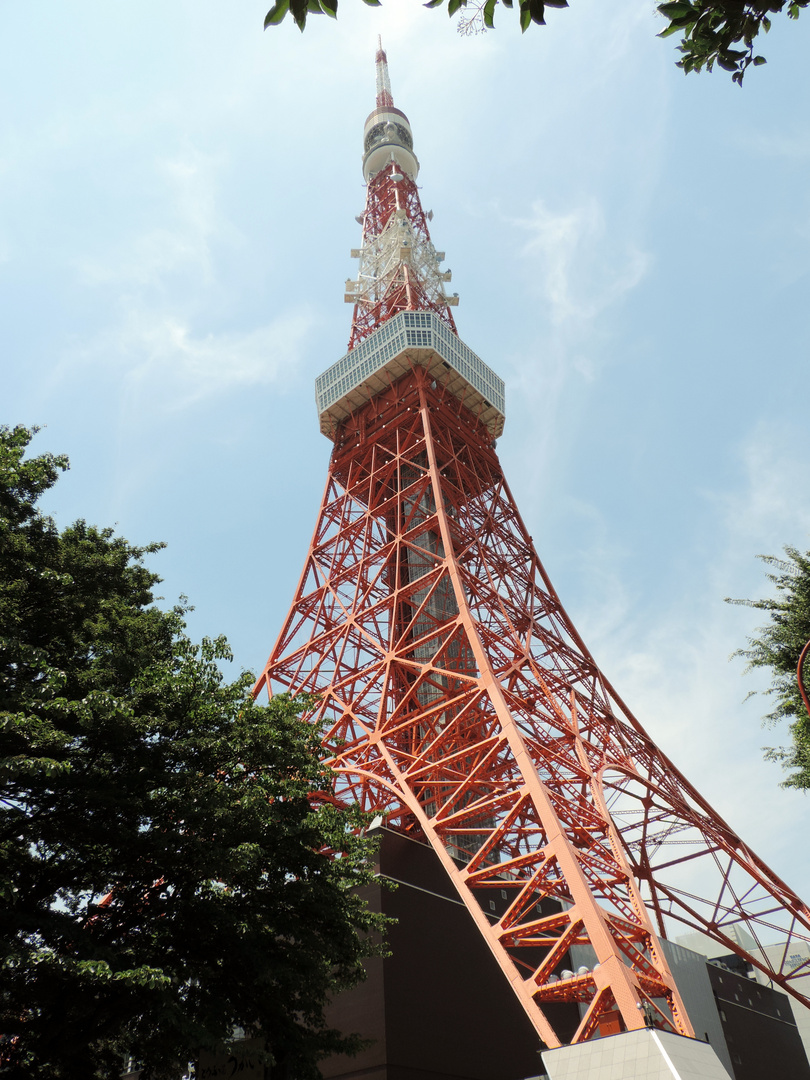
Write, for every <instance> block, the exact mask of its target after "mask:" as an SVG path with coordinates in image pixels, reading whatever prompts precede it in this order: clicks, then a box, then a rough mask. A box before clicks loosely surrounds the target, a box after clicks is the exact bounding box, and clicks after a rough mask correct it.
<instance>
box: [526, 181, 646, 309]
mask: <svg viewBox="0 0 810 1080" xmlns="http://www.w3.org/2000/svg"><path fill="white" fill-rule="evenodd" d="M513 224H514V225H515V226H516V227H517V228H518V229H519V230H521V231H522V232H524V233H528V235H529V239H528V240H527V241H526V242H525V243H524V245H523V248H522V255H523V257H524V259H525V260H527V261H528V262H529V264H530V265H532V266H533V269H532V271H530V273H531V276H532V278H533V279H534V280H535V281H536V282H537V284H536V285H535V286H534V288H533V290H532V291H535V292H536V293H539V295H540V296H541V297H542V299H543V300H545V302H546V303H547V304H548V305H549V308H550V318H551V322H552V323H553V324H560V323H564V322H566V321H568V320H572V319H576V320H577V321H578V322H580V323H581V321H582V320H583V319H584V320H592V319H595V318H596V317H597V316H598V315H599V314H601V312H603V311H604V310H605V309H606V308H608V307H610V306H611V305H612V304H615V303H616V302H617V301H618V300H620V299H621V297H622V296H624V295H625V293H627V292H629V291H630V290H631V289H634V288H635V287H636V286H637V285H638V284H639V282H640V281H641V280H642V278H643V277H644V275H645V273H646V272H647V269H648V268H649V266H650V256H649V255H648V254H647V253H645V252H643V251H641V250H640V249H639V248H638V247H636V246H635V245H634V244H632V243H626V244H625V245H624V250H621V249H619V248H618V247H617V245H615V244H614V243H613V241H612V238H609V237H608V235H607V229H606V225H605V219H604V213H603V211H602V208H601V206H600V205H599V203H598V202H597V200H596V199H595V198H591V199H589V200H587V201H586V202H584V203H582V204H581V205H579V206H575V207H572V208H570V209H568V210H564V211H561V212H556V213H555V212H554V211H553V210H551V209H550V208H549V207H547V206H546V205H545V203H543V202H542V201H539V200H538V201H537V202H535V203H533V204H532V209H531V215H530V216H529V217H528V218H524V219H518V220H515V221H513Z"/></svg>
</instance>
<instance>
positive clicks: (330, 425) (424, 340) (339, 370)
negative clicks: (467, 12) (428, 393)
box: [315, 311, 505, 439]
mask: <svg viewBox="0 0 810 1080" xmlns="http://www.w3.org/2000/svg"><path fill="white" fill-rule="evenodd" d="M414 365H418V366H419V367H423V368H424V369H425V370H426V371H429V372H430V373H431V374H432V375H433V378H434V379H435V380H436V382H437V383H439V384H440V385H441V386H444V387H446V388H447V390H448V391H449V392H450V393H451V394H453V395H454V396H455V397H457V398H458V399H459V401H461V402H463V403H464V405H466V406H467V408H468V409H470V411H471V412H473V413H474V414H475V415H476V416H477V417H478V419H479V420H480V421H481V423H482V424H484V426H485V427H486V428H487V430H488V431H489V433H490V434H491V435H492V436H493V437H494V438H497V437H498V436H499V435H500V434H501V432H502V431H503V425H504V420H505V413H504V409H505V395H504V385H503V379H501V378H499V377H498V376H497V375H496V374H495V372H494V371H493V370H492V368H490V367H488V366H487V365H486V364H485V363H484V361H483V360H482V359H481V358H480V357H479V356H476V354H475V353H474V352H473V351H472V349H469V348H468V347H467V346H466V345H465V344H464V342H463V341H462V340H461V339H460V338H459V337H458V335H456V334H454V333H453V331H452V330H451V329H450V328H449V327H448V326H447V325H446V323H444V322H443V321H442V320H441V319H440V318H439V317H438V315H436V314H435V313H434V312H432V311H401V312H399V314H397V315H393V316H392V317H391V318H390V319H388V320H387V321H386V322H384V323H383V325H382V326H379V327H377V329H376V330H373V331H372V332H371V333H370V334H369V336H368V337H367V338H366V339H365V340H364V341H362V342H361V343H360V344H359V345H356V346H355V347H354V348H353V349H351V350H350V351H349V352H348V353H346V355H345V356H344V357H343V358H342V359H341V360H338V362H337V363H336V364H332V366H331V367H330V368H327V369H326V371H324V373H323V374H322V375H319V376H318V378H317V379H316V380H315V399H316V402H317V405H318V413H319V416H320V424H321V431H322V432H323V434H324V435H326V436H327V437H328V438H330V439H331V438H334V435H335V431H336V429H337V426H338V424H340V422H341V421H342V420H345V419H346V417H347V416H350V415H351V414H352V413H353V412H355V411H356V410H357V409H359V408H360V406H361V405H364V404H365V403H366V402H367V401H369V400H370V399H371V398H373V397H374V395H375V394H377V393H379V392H380V391H381V390H383V389H385V387H386V386H388V385H389V384H390V383H391V381H392V380H393V379H396V378H399V376H400V375H404V374H405V373H406V372H407V371H409V370H410V369H411V368H412V367H413V366H414Z"/></svg>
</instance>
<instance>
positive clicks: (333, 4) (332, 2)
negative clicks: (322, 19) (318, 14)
mask: <svg viewBox="0 0 810 1080" xmlns="http://www.w3.org/2000/svg"><path fill="white" fill-rule="evenodd" d="M320 5H321V11H323V12H324V14H326V15H328V16H329V17H330V19H336V18H337V9H338V0H320Z"/></svg>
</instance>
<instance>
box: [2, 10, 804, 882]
mask: <svg viewBox="0 0 810 1080" xmlns="http://www.w3.org/2000/svg"><path fill="white" fill-rule="evenodd" d="M267 6H268V3H267V2H265V3H264V4H262V3H261V2H253V0H251V2H248V0H239V2H238V3H230V4H225V3H223V2H222V0H219V2H218V3H215V2H213V0H195V2H194V3H191V2H190V0H175V2H174V3H173V4H171V5H166V4H163V3H157V2H156V0H143V2H141V3H139V4H138V5H137V6H136V7H134V8H133V6H132V5H125V4H123V3H121V2H117V0H83V2H81V3H80V2H79V0H64V2H63V3H61V4H59V5H52V4H48V5H46V4H45V3H44V2H42V0H29V2H27V3H26V4H25V5H21V4H11V3H10V2H6V3H2V4H0V136H1V138H0V328H2V338H0V364H1V366H2V387H3V394H2V400H3V404H4V408H3V416H2V421H3V422H6V423H12V424H13V423H16V422H23V423H27V424H42V425H45V430H44V431H43V432H42V433H41V434H40V435H39V436H38V439H37V447H38V449H40V450H44V449H53V450H56V451H60V452H62V451H64V452H66V453H68V454H69V455H70V458H71V462H72V468H71V472H70V473H69V474H68V475H67V476H66V477H65V478H64V479H63V480H62V481H61V482H60V484H59V487H58V489H57V490H56V491H55V493H54V495H53V497H52V498H51V499H50V502H49V508H50V509H51V510H52V512H53V513H54V514H55V515H56V517H57V519H58V520H59V521H60V522H61V523H63V524H64V523H67V522H68V521H70V520H72V519H74V518H76V517H85V518H87V519H88V520H89V521H92V522H95V523H98V524H104V525H106V524H115V525H116V527H117V528H118V529H119V531H120V532H121V533H122V534H123V535H125V536H126V537H127V538H128V539H130V540H131V541H132V542H135V543H145V542H147V541H150V540H153V539H158V540H165V541H167V542H168V545H169V546H168V548H167V550H166V551H164V552H162V553H161V554H160V555H158V556H156V557H155V559H154V566H155V568H156V569H157V570H158V571H159V572H160V573H161V574H162V576H163V578H164V585H163V595H164V596H165V597H166V600H167V602H174V601H175V600H176V599H177V597H178V596H179V595H180V594H186V595H188V596H189V597H190V599H191V601H192V603H193V604H194V605H195V606H196V610H195V612H194V614H193V615H192V617H191V620H190V628H191V631H192V633H193V635H194V636H196V637H199V636H201V635H202V634H216V633H221V632H224V633H226V634H227V635H228V637H229V639H230V640H231V642H232V644H233V647H234V650H235V654H236V664H237V666H238V667H249V668H252V669H254V670H255V669H256V668H258V667H260V666H261V665H262V663H263V662H264V660H265V659H266V656H267V654H268V653H269V651H270V648H271V646H272V644H273V641H274V638H275V635H276V633H277V632H278V630H279V628H280V625H281V622H282V619H283V617H284V614H285V613H286V609H287V606H288V604H289V602H290V600H291V597H292V591H293V589H294V586H295V581H296V580H297V577H298V574H299V572H300V568H301V563H302V559H303V556H304V553H305V551H306V547H307V544H308V542H309V537H310V533H311V530H312V528H313V525H314V523H315V515H316V511H317V507H318V504H319V500H320V497H321V493H322V487H323V483H324V479H325V473H326V464H327V460H328V454H329V443H328V442H327V441H326V440H325V439H324V438H323V437H322V436H321V435H320V434H319V432H318V425H317V417H316V415H315V408H314V387H313V383H314V379H315V376H316V375H317V374H318V373H319V372H320V371H321V370H323V369H324V368H325V367H327V366H328V365H329V364H331V363H332V362H334V361H335V360H336V359H338V358H339V357H340V356H341V355H342V354H343V352H344V351H345V346H346V342H347V339H348V331H349V318H350V309H349V307H348V306H347V305H345V304H344V303H343V299H342V298H343V282H344V281H345V279H346V278H347V277H349V276H350V275H351V274H352V273H353V271H354V268H355V264H354V263H353V262H352V260H351V259H350V258H349V249H350V248H351V247H355V246H357V243H358V242H359V226H358V225H357V224H356V222H355V220H354V217H355V215H356V214H357V213H359V212H360V210H361V209H362V206H363V187H362V176H361V172H360V151H361V136H362V125H363V121H364V119H365V116H366V114H367V113H368V112H369V110H370V109H371V108H372V106H373V103H374V66H373V59H374V50H375V45H376V35H377V34H378V33H381V34H382V36H383V42H384V45H385V47H386V49H387V51H388V55H389V60H390V67H391V78H392V84H393V91H394V98H395V101H396V103H397V105H398V106H399V107H400V108H402V109H403V110H404V111H405V112H406V113H407V114H408V116H409V118H410V120H411V124H412V127H413V131H414V138H415V149H416V153H417V154H418V156H419V159H420V161H421V165H422V171H421V174H420V184H421V185H422V198H423V203H424V205H425V208H426V209H433V211H434V213H435V217H434V220H433V223H432V231H433V239H434V241H435V242H436V245H437V247H439V248H441V249H443V250H445V251H446V252H447V262H446V265H447V266H448V267H450V268H452V270H453V289H454V290H455V289H457V290H458V292H459V293H460V296H461V302H460V306H459V308H458V309H457V312H456V316H457V324H458V328H459V332H460V335H461V337H462V338H463V339H464V340H465V341H466V342H467V343H468V344H469V345H470V347H471V348H473V349H474V350H475V351H476V352H477V353H479V355H481V356H482V357H483V359H484V360H485V361H486V362H487V363H489V364H490V365H491V366H492V367H494V368H495V369H496V371H498V373H499V374H500V375H502V376H503V378H504V379H505V380H506V386H507V426H506V431H505V433H504V436H503V438H502V439H501V440H500V442H499V453H500V454H501V458H502V461H503V464H504V468H505V470H506V474H507V477H508V478H509V481H510V484H511V486H512V488H513V491H514V493H515V495H516V498H517V500H518V504H519V506H520V508H521V511H522V513H523V516H524V518H525V519H526V521H527V524H528V526H529V530H530V532H531V533H532V534H533V536H534V539H535V543H536V546H537V548H538V550H539V552H540V556H541V558H542V559H543V560H544V563H545V565H546V568H547V569H548V571H549V573H550V575H551V578H552V580H553V581H554V583H555V585H556V587H557V589H558V591H559V593H560V595H561V598H562V600H563V603H564V604H565V606H566V608H567V609H568V611H569V614H570V615H571V617H572V618H573V620H574V622H575V623H576V625H577V627H578V628H579V630H580V632H581V633H582V635H583V637H584V639H585V641H586V642H587V643H588V645H589V647H590V648H591V650H592V651H593V653H594V655H595V656H596V659H597V661H598V662H599V663H600V665H601V666H602V667H603V669H604V671H605V673H606V674H607V676H608V677H609V678H610V679H611V681H612V682H613V683H614V685H615V686H616V688H617V689H618V691H619V693H620V694H621V695H622V696H623V697H624V699H625V700H626V701H627V703H628V704H629V705H630V707H631V708H632V709H633V710H634V711H635V712H636V714H637V715H638V716H639V718H640V720H641V721H642V723H643V724H644V725H645V726H646V727H647V729H648V731H649V732H650V733H651V735H652V736H653V738H655V739H656V741H658V743H659V745H661V746H662V748H663V749H664V750H666V752H667V753H669V754H670V756H671V757H673V758H674V759H675V761H676V762H677V763H678V764H679V765H680V766H681V768H682V769H683V770H684V771H685V772H686V774H687V776H688V777H689V778H690V779H691V780H692V781H693V782H694V783H695V784H696V785H697V786H698V788H699V789H700V790H701V792H702V793H703V794H704V795H705V796H706V797H707V798H708V799H709V801H710V802H711V803H712V804H713V805H714V806H715V808H716V809H717V810H718V811H719V812H720V813H722V814H723V816H725V817H726V818H727V820H729V822H730V823H731V825H732V826H733V827H734V828H736V829H737V830H738V831H739V832H740V833H741V834H742V836H743V837H744V838H745V839H746V841H748V842H749V843H750V844H751V845H752V846H753V847H754V849H755V850H756V851H757V852H758V853H759V854H760V855H761V856H762V857H763V858H764V859H765V860H766V862H768V863H769V864H770V865H771V866H772V867H773V868H774V869H775V870H776V871H777V873H779V874H781V875H782V876H783V877H784V878H785V879H786V880H787V881H788V882H789V884H791V885H792V886H793V887H794V888H796V889H797V890H798V891H799V892H800V893H802V894H803V895H804V897H805V898H806V899H810V866H809V865H808V860H807V841H806V835H807V826H808V813H809V808H808V803H807V800H806V798H805V797H804V796H801V795H798V794H796V793H789V792H785V791H781V790H780V789H779V788H778V783H779V781H780V779H781V775H780V771H779V769H778V767H777V766H774V765H771V764H768V763H765V762H763V761H762V756H761V749H760V748H761V747H762V746H763V745H764V744H770V743H778V742H779V741H780V738H781V736H780V733H779V732H768V731H763V730H762V729H761V728H760V726H759V718H760V716H761V715H762V713H764V712H765V711H767V710H766V702H765V701H763V700H762V699H761V698H754V699H752V700H750V701H748V702H745V703H743V699H744V697H745V694H746V693H747V691H748V690H750V689H756V688H757V686H759V685H761V683H760V682H758V681H757V679H756V678H755V677H752V676H749V677H748V678H747V679H743V677H742V664H741V663H740V661H734V662H732V663H729V661H728V657H729V654H730V653H731V652H732V651H733V650H734V649H735V648H737V647H739V646H741V645H744V643H745V639H746V636H747V635H748V634H749V633H751V631H752V629H753V628H754V627H755V626H756V625H757V623H758V618H757V615H756V613H755V612H751V611H748V610H746V609H744V608H739V607H730V606H728V605H725V604H724V603H723V597H725V596H738V597H746V596H747V597H750V596H758V595H762V593H763V591H764V590H765V589H766V583H765V580H764V575H763V569H762V567H761V565H760V564H759V563H758V562H757V561H756V559H755V556H756V554H757V553H760V552H766V553H777V552H778V551H779V550H780V548H781V546H782V545H783V544H785V543H791V544H794V545H796V546H798V547H800V548H802V549H806V548H808V547H810V541H809V538H808V533H810V491H808V484H807V476H808V467H809V466H810V437H809V436H808V422H807V404H806V403H807V398H808V394H807V390H808V353H810V306H809V305H808V302H807V292H808V281H809V280H810V186H809V185H808V182H807V180H808V167H809V166H810V122H809V121H808V120H807V115H806V114H807V110H806V105H807V101H808V98H810V92H809V91H810V86H809V85H808V84H809V83H810V74H809V71H810V69H809V68H808V64H807V56H808V53H810V36H809V35H810V17H807V16H804V17H803V18H802V19H800V20H799V22H798V23H795V24H794V23H788V21H787V20H786V19H784V18H781V17H780V18H777V19H775V21H774V28H773V30H772V31H771V34H770V35H769V37H768V38H767V39H766V40H765V42H764V43H763V48H762V51H764V52H765V54H766V56H767V58H768V64H767V65H766V66H765V67H763V68H760V69H758V70H756V71H751V72H750V73H749V75H748V76H747V78H746V82H745V86H744V88H743V89H742V90H740V89H738V88H737V87H736V86H733V85H732V84H731V81H730V77H728V76H726V75H725V74H722V73H720V72H718V73H716V74H714V75H712V76H700V77H696V76H689V77H688V78H685V77H684V76H683V75H682V74H681V73H680V72H679V71H678V70H677V69H676V68H675V66H674V59H675V55H674V51H673V43H672V40H667V41H660V40H658V39H657V38H656V36H655V35H656V33H657V32H658V31H659V30H660V29H662V28H663V23H662V22H661V20H660V19H659V18H658V16H657V15H656V13H655V6H654V4H653V3H647V2H645V3H639V2H637V0H624V2H623V3H622V4H611V5H606V4H604V3H600V2H599V0H572V7H571V8H570V9H569V10H567V11H552V12H549V25H548V26H547V27H545V28H533V29H532V30H531V31H530V32H529V33H527V34H526V35H524V36H521V35H520V33H519V30H518V27H517V20H516V16H515V15H514V14H513V13H510V12H508V11H501V12H499V13H498V14H497V16H496V23H497V29H496V30H495V31H494V32H489V33H486V34H481V35H477V36H472V37H462V36H459V35H458V33H457V32H456V30H455V28H454V24H453V23H452V22H451V21H450V20H449V19H448V18H447V16H446V13H445V12H444V11H434V12H428V11H425V10H424V9H423V8H422V7H421V5H420V4H419V3H418V2H416V0H386V2H385V3H384V6H383V7H382V8H380V9H377V10H372V9H369V8H367V7H365V6H364V5H363V4H361V3H360V0H343V5H342V8H341V12H340V18H339V20H338V22H337V23H333V22H331V21H330V20H327V19H326V18H320V19H317V18H314V19H312V20H311V23H310V26H309V27H308V29H307V32H306V33H305V34H304V35H303V36H302V35H301V34H299V32H298V31H297V30H296V29H295V27H294V26H293V25H292V24H291V23H290V24H289V25H288V24H284V25H282V26H280V27H278V28H275V29H273V30H272V31H268V32H267V33H263V32H262V30H261V25H262V19H263V16H264V12H265V10H266V7H267ZM344 8H345V10H344Z"/></svg>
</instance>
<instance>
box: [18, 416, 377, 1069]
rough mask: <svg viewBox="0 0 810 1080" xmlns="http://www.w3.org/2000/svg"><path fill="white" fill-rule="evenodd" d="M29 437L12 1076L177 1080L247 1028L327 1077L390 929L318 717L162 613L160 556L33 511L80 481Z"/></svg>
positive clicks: (21, 535)
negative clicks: (365, 971) (340, 798)
mask: <svg viewBox="0 0 810 1080" xmlns="http://www.w3.org/2000/svg"><path fill="white" fill-rule="evenodd" d="M31 435H32V433H31V432H30V431H28V430H26V429H25V428H16V429H14V430H13V431H9V430H8V429H7V428H2V429H0V863H1V864H2V873H0V883H1V887H2V897H1V898H0V903H1V905H2V906H1V907H0V968H1V969H2V974H1V975H0V1036H2V1038H0V1073H2V1075H3V1076H4V1077H9V1078H10V1080H16V1078H22V1077H25V1078H28V1080H30V1078H43V1080H44V1078H48V1080H51V1078H53V1080H56V1078H73V1077H82V1078H83V1080H89V1078H91V1077H117V1076H119V1075H120V1073H121V1071H122V1062H123V1059H124V1057H125V1055H129V1054H133V1055H134V1056H135V1057H136V1059H137V1060H138V1061H140V1062H141V1063H143V1065H144V1066H145V1072H144V1076H145V1077H151V1076H155V1077H163V1076H166V1077H169V1076H172V1077H174V1078H176V1077H178V1076H179V1075H181V1074H182V1072H183V1071H184V1067H185V1064H186V1062H188V1061H189V1060H190V1059H191V1058H193V1057H194V1056H195V1054H196V1052H197V1051H198V1050H199V1049H200V1048H207V1049H209V1050H211V1051H214V1052H223V1051H229V1050H230V1048H231V1044H232V1038H233V1032H234V1029H235V1027H237V1026H240V1027H242V1028H243V1029H245V1030H246V1031H247V1032H249V1033H250V1034H251V1035H252V1036H254V1037H260V1038H263V1039H265V1040H266V1045H267V1049H268V1054H269V1055H270V1057H271V1058H272V1059H273V1060H275V1061H276V1062H277V1063H279V1065H281V1064H283V1065H284V1067H285V1069H286V1070H287V1071H288V1072H289V1073H292V1074H294V1075H295V1076H296V1078H299V1077H300V1078H306V1077H316V1076H318V1072H317V1068H316V1062H317V1060H318V1059H319V1058H321V1057H322V1056H324V1055H325V1054H327V1053H330V1052H333V1051H336V1050H344V1051H346V1050H348V1051H350V1050H352V1048H353V1047H354V1046H355V1045H356V1040H354V1039H353V1038H351V1037H350V1038H347V1037H344V1036H343V1035H341V1034H340V1033H338V1032H336V1031H333V1030H330V1029H329V1028H328V1027H327V1026H326V1024H325V1021H324V1015H323V1009H324V1005H325V1003H326V1002H327V1000H328V997H329V995H330V994H331V993H332V992H333V991H334V990H335V989H338V988H340V987H342V986H346V985H352V984H353V983H355V982H356V981H357V980H358V979H359V978H360V977H361V976H362V964H361V961H362V958H363V956H364V955H367V954H368V951H369V948H370V946H369V944H368V942H369V940H371V938H369V934H370V933H371V937H372V938H373V937H374V936H375V935H374V931H375V929H376V928H378V917H376V916H373V915H371V914H370V913H369V912H368V910H367V909H366V907H365V904H364V903H363V902H362V901H361V900H360V899H359V898H358V896H357V894H356V891H354V890H355V887H356V886H357V885H359V884H363V883H364V882H366V881H367V880H369V878H370V875H371V867H370V864H369V862H368V855H369V847H368V843H367V841H366V840H364V839H363V838H362V836H361V835H360V834H359V832H358V831H357V830H356V829H353V828H349V826H356V825H359V824H361V818H360V815H356V817H355V818H354V819H352V818H351V815H348V820H347V814H346V813H345V812H341V811H338V810H337V809H335V808H334V807H333V806H332V805H331V804H330V801H329V798H328V793H329V792H330V789H331V787H332V783H333V780H332V777H331V774H330V773H329V772H328V770H326V769H325V767H324V765H323V763H322V760H321V757H320V741H319V737H318V732H317V731H315V730H314V729H313V727H312V726H311V725H310V724H309V723H308V722H307V721H306V720H305V719H304V718H302V715H301V714H302V710H303V709H304V708H305V707H306V705H307V704H308V703H307V701H305V700H292V701H289V700H286V699H284V698H277V699H275V700H273V701H271V702H270V704H269V705H266V706H260V705H258V704H255V703H254V702H253V700H252V697H251V693H250V689H251V684H252V677H251V676H250V675H249V674H248V673H245V674H243V675H242V676H240V677H239V678H237V679H236V680H235V681H233V682H227V681H226V680H225V679H224V678H223V676H222V674H221V671H220V663H221V662H222V661H224V660H230V659H231V656H230V652H229V650H228V647H227V644H226V642H225V641H224V639H218V640H215V641H210V640H205V641H203V643H202V644H201V645H199V646H198V645H194V644H193V643H192V642H191V641H190V640H189V638H188V637H187V635H186V633H185V624H184V621H183V615H184V610H185V609H183V608H175V609H174V610H170V611H165V610H161V609H160V608H158V607H157V606H156V605H155V603H154V602H153V599H154V598H153V589H154V587H155V585H156V584H157V582H158V580H159V579H158V578H157V577H156V576H155V574H153V573H152V572H151V571H150V570H149V569H147V567H146V566H145V565H144V558H145V556H147V555H149V554H151V553H153V552H154V551H155V550H156V549H157V548H158V547H159V546H160V545H150V546H149V547H133V546H132V545H130V544H128V543H127V541H126V540H124V539H122V538H121V537H117V536H114V535H113V533H112V531H111V530H109V529H101V530H100V529H96V528H93V527H91V526H89V525H87V524H86V523H85V522H83V521H78V522H76V523H75V524H74V525H71V526H70V527H68V528H65V529H64V530H62V531H60V530H59V529H57V527H56V525H55V524H54V522H53V521H52V520H51V519H50V518H49V517H47V516H46V515H44V514H43V513H42V512H41V511H40V509H39V508H38V506H37V502H38V500H39V498H40V496H42V495H43V493H45V492H46V491H47V490H48V489H49V488H50V487H51V486H52V485H53V484H54V482H55V481H56V478H57V476H58V475H59V472H60V471H61V470H63V469H65V468H66V467H67V462H66V460H65V459H64V458H61V457H55V456H52V455H49V454H43V455H41V456H39V457H33V458H26V457H25V452H26V448H27V446H28V443H29V441H30V439H31ZM314 792H321V793H323V794H324V795H325V796H326V797H321V798H316V797H313V793H314ZM328 849H331V850H332V851H333V852H338V853H342V854H341V855H340V857H335V858H331V857H330V855H329V853H328ZM283 1071H284V1070H282V1073H283Z"/></svg>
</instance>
